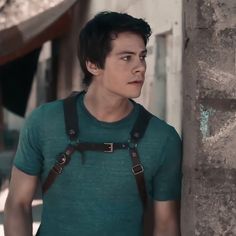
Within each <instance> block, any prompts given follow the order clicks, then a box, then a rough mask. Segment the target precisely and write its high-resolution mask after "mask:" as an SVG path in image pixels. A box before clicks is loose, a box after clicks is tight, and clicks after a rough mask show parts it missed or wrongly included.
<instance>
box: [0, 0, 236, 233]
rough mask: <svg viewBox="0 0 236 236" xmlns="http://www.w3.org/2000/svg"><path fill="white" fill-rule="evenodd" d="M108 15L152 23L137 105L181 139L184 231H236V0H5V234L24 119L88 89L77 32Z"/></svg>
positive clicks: (1, 96) (0, 88)
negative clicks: (11, 177)
mask: <svg viewBox="0 0 236 236" xmlns="http://www.w3.org/2000/svg"><path fill="white" fill-rule="evenodd" d="M104 10H112V11H119V12H127V13H129V14H131V15H134V16H136V17H140V18H144V19H146V20H147V21H148V22H149V23H150V25H151V28H152V31H153V35H152V37H151V38H150V41H149V43H148V45H147V50H148V57H147V65H148V69H147V72H146V81H145V84H144V87H143V91H142V95H141V97H140V98H139V99H137V101H138V102H140V103H142V104H143V105H144V106H145V107H146V108H147V109H149V110H150V111H151V112H152V113H154V114H155V115H157V116H159V117H160V118H161V119H164V120H166V121H167V122H168V123H170V124H171V125H173V126H174V127H175V128H176V130H177V131H178V133H179V134H180V135H181V136H182V137H183V141H184V142H183V144H184V161H183V172H184V177H183V190H182V209H181V219H182V222H181V227H182V235H183V236H192V235H203V236H208V235H209V236H211V235H213V236H218V235H219V236H220V235H236V157H235V153H236V150H235V144H236V135H235V133H236V132H235V131H236V102H235V101H236V100H235V98H236V78H235V74H236V49H235V44H236V2H235V0H228V1H223V0H193V1H189V0H183V1H182V0H166V1H162V0H145V1H144V0H135V1H134V0H127V1H118V0H109V1H107V0H99V1H95V0H64V1H63V0H54V1H47V0H42V1H40V2H39V1H36V0H30V1H28V0H27V1H26V0H24V1H23V0H0V181H1V182H2V184H1V186H2V187H1V189H2V192H0V199H2V201H1V202H0V235H1V230H2V228H1V225H2V221H3V220H2V219H3V205H4V200H3V199H4V197H5V196H6V194H7V186H8V179H9V175H10V174H9V173H10V169H11V163H12V158H13V157H14V151H15V148H16V145H17V141H18V135H19V130H20V128H21V126H22V124H23V122H24V118H25V117H26V116H27V114H29V113H30V112H31V111H32V110H33V109H34V108H35V107H37V106H38V105H40V104H42V103H45V102H49V101H52V100H55V99H58V98H63V97H66V96H67V95H69V94H70V92H71V91H72V90H81V89H83V87H82V83H81V79H82V77H83V74H82V72H81V70H80V67H79V64H78V60H77V48H76V43H77V38H78V33H79V31H80V29H81V27H82V26H83V25H84V23H85V22H86V21H87V20H88V19H90V18H91V17H93V16H94V15H95V14H96V13H98V12H99V11H104ZM40 204H41V202H40V201H38V200H36V201H35V202H34V205H35V207H34V209H35V211H34V214H35V215H34V219H35V229H36V227H37V222H39V221H40V207H39V206H40Z"/></svg>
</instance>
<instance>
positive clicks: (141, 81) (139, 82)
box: [128, 80, 143, 84]
mask: <svg viewBox="0 0 236 236" xmlns="http://www.w3.org/2000/svg"><path fill="white" fill-rule="evenodd" d="M128 84H143V80H134V81H131V82H129V83H128Z"/></svg>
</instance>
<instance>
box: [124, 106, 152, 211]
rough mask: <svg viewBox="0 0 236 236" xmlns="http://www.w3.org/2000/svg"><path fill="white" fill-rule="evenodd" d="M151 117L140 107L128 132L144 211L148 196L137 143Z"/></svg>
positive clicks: (133, 167)
mask: <svg viewBox="0 0 236 236" xmlns="http://www.w3.org/2000/svg"><path fill="white" fill-rule="evenodd" d="M152 116H153V115H152V114H151V113H149V112H148V111H147V110H146V109H145V108H144V107H142V106H141V108H140V113H139V115H138V118H137V120H136V122H135V124H134V126H133V129H132V130H131V132H130V137H131V140H130V144H129V153H130V158H131V161H132V172H133V175H134V177H135V180H136V184H137V188H138V192H139V196H140V199H141V201H142V205H143V208H144V209H146V208H147V203H148V194H147V189H146V184H145V178H144V168H143V166H142V164H141V162H140V158H139V154H138V149H137V144H138V141H139V140H140V139H141V138H142V137H143V136H144V133H145V131H146V129H147V126H148V123H149V120H150V118H151V117H152Z"/></svg>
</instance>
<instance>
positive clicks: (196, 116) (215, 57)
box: [182, 0, 236, 236]
mask: <svg viewBox="0 0 236 236" xmlns="http://www.w3.org/2000/svg"><path fill="white" fill-rule="evenodd" d="M184 16H185V19H184V20H185V26H184V31H185V49H184V61H183V71H184V89H183V91H184V97H183V100H184V113H183V114H184V121H183V124H184V182H183V198H182V229H183V230H182V231H183V235H184V236H190V235H191V236H192V235H202V236H208V235H209V236H211V235H214V236H218V235H219V236H220V235H236V148H235V146H236V61H235V58H236V49H235V46H236V2H235V0H228V1H223V0H193V1H189V0H185V3H184Z"/></svg>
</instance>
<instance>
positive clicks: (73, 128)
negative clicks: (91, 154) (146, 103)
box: [43, 92, 152, 209]
mask: <svg viewBox="0 0 236 236" xmlns="http://www.w3.org/2000/svg"><path fill="white" fill-rule="evenodd" d="M81 93H82V92H73V93H72V94H71V95H70V96H69V97H67V98H65V99H64V100H63V109H64V119H65V129H66V134H67V135H68V137H69V139H70V144H69V145H68V146H67V147H66V148H65V150H64V152H62V153H60V154H59V156H58V158H57V160H56V163H55V164H54V166H53V167H52V169H51V170H50V172H49V174H48V176H47V178H46V180H45V182H44V184H43V193H46V192H47V191H48V190H49V188H50V187H51V185H52V184H53V183H54V181H55V180H56V178H57V176H58V175H60V174H61V173H62V172H63V169H64V167H65V166H66V165H68V164H69V162H70V159H71V156H72V154H73V153H74V152H75V151H79V152H81V153H83V152H84V151H97V152H106V153H113V152H114V151H116V150H118V149H127V150H128V151H129V154H130V157H131V160H132V168H131V171H132V173H133V175H134V177H135V179H136V184H137V188H138V192H139V195H140V199H141V201H142V205H143V208H144V209H145V208H146V207H147V202H148V195H147V190H146V186H145V179H144V168H143V166H142V164H141V162H140V159H139V154H138V149H137V147H138V142H139V141H140V139H141V138H142V137H143V135H144V133H145V130H146V128H147V126H148V122H149V120H150V118H151V117H152V114H151V113H149V112H148V111H147V110H146V109H144V108H143V107H142V106H141V107H140V111H139V115H138V118H137V120H136V122H135V124H134V126H133V128H132V130H131V132H130V139H129V140H128V141H127V142H125V143H113V142H109V143H87V142H83V143H80V142H79V139H78V135H79V127H78V123H79V122H78V115H77V110H76V99H77V97H78V95H79V94H81Z"/></svg>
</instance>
